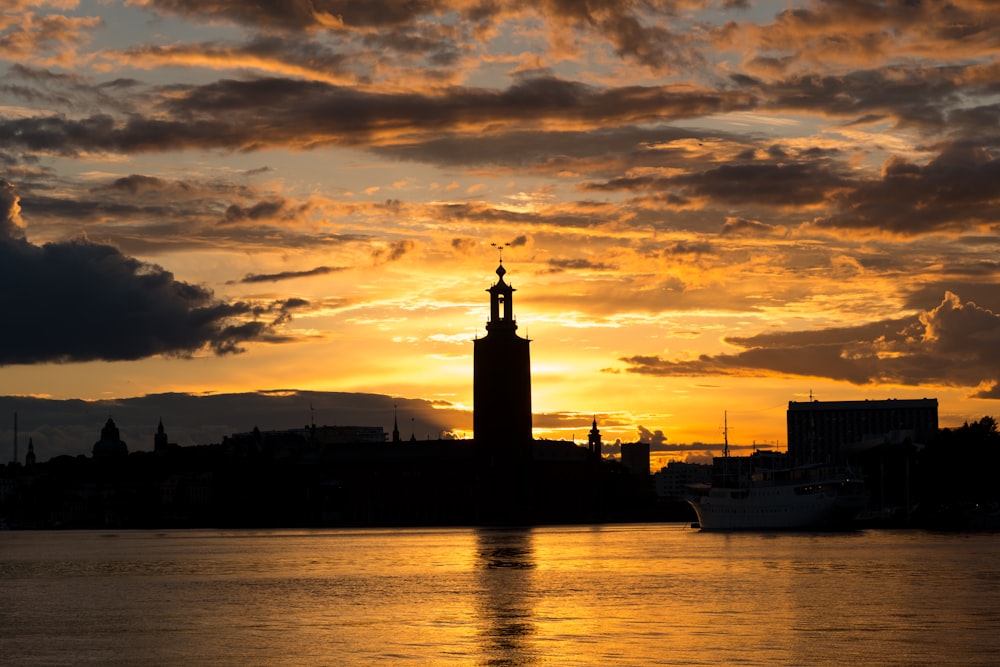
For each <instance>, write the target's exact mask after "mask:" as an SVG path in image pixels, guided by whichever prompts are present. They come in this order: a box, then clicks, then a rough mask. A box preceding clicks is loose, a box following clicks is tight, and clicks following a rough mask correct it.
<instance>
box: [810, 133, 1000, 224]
mask: <svg viewBox="0 0 1000 667" xmlns="http://www.w3.org/2000/svg"><path fill="white" fill-rule="evenodd" d="M834 204H835V207H836V209H835V210H836V212H835V213H833V214H832V215H829V216H822V217H819V218H817V219H816V220H815V224H817V225H818V226H820V227H840V228H847V229H851V228H871V229H887V230H890V231H893V232H896V233H902V234H922V233H927V232H931V231H935V230H941V229H963V228H967V227H968V226H969V225H972V224H976V223H997V222H1000V206H998V204H1000V158H998V157H997V156H996V155H995V154H993V153H991V152H989V151H987V150H986V149H984V148H981V147H978V146H972V145H968V144H952V145H948V146H945V147H944V148H943V150H942V151H941V152H940V154H939V155H938V156H937V157H935V158H934V159H933V160H931V161H930V162H928V163H927V164H925V165H919V164H916V163H914V162H910V161H909V160H906V159H903V158H898V157H896V158H891V159H890V160H889V161H888V162H887V163H886V164H885V165H884V166H883V169H882V174H881V178H879V179H870V180H867V181H862V182H860V183H859V184H857V185H856V186H855V187H854V188H852V189H851V190H849V191H846V192H844V193H841V194H838V195H837V196H836V198H835V199H834Z"/></svg>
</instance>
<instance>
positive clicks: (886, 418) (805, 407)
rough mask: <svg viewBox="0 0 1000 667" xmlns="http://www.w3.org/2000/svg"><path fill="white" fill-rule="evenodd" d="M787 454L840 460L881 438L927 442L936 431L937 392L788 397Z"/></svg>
mask: <svg viewBox="0 0 1000 667" xmlns="http://www.w3.org/2000/svg"><path fill="white" fill-rule="evenodd" d="M787 419H788V454H789V456H790V457H791V459H792V461H793V463H794V464H796V465H801V464H806V463H840V462H842V461H843V460H844V459H845V458H846V457H848V456H850V455H853V454H856V453H860V452H862V451H864V450H866V449H869V448H871V447H875V446H879V445H883V444H898V443H902V442H904V441H907V440H908V441H909V442H910V443H913V444H927V443H928V442H930V440H931V438H932V437H933V436H934V434H935V433H936V432H937V428H938V402H937V399H936V398H921V399H909V400H902V399H900V400H896V399H889V400H885V401H802V402H798V401H789V402H788V413H787Z"/></svg>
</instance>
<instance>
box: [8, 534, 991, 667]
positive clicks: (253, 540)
mask: <svg viewBox="0 0 1000 667" xmlns="http://www.w3.org/2000/svg"><path fill="white" fill-rule="evenodd" d="M998 556H1000V535H998V534H991V533H983V534H969V535H966V534H934V533H924V532H918V531H912V532H903V531H898V532H897V531H864V532H858V533H848V534H843V535H809V534H789V535H781V534H778V535H776V534H768V535H754V534H732V535H727V534H711V533H701V532H698V531H694V530H690V529H688V528H686V527H685V526H681V525H637V526H574V527H553V528H538V529H532V530H474V529H427V530H398V531H394V530H370V531H359V530H345V531H245V532H241V531H159V532H141V531H137V532H124V533H110V534H109V533H104V534H101V533H89V532H7V533H3V534H0V582H2V584H0V585H2V586H3V588H2V597H0V601H2V604H0V627H2V628H3V633H2V635H0V656H3V662H4V664H11V665H81V664H82V665H87V664H95V665H96V664H101V665H133V664H143V665H182V664H183V665H190V664H198V665H219V666H229V665H368V664H372V663H373V662H380V663H381V664H413V665H426V664H430V665H469V664H478V665H613V664H618V665H646V664H664V665H666V664H689V665H696V664H705V665H718V664H752V665H756V664H801V665H820V664H827V665H833V664H838V665H839V664H880V665H911V664H927V665H930V664H964V665H975V664H979V665H987V664H994V662H995V656H996V655H997V654H998V653H997V652H998V650H1000V633H997V632H996V630H995V629H996V628H997V627H1000V603H998V601H997V592H998V590H1000V568H998V566H997V563H998V562H1000V558H998Z"/></svg>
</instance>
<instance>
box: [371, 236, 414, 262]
mask: <svg viewBox="0 0 1000 667" xmlns="http://www.w3.org/2000/svg"><path fill="white" fill-rule="evenodd" d="M416 247H417V244H416V243H414V242H413V241H411V240H410V239H400V240H399V241H393V242H392V243H390V244H389V246H388V247H387V248H375V249H374V250H372V258H373V259H374V260H375V261H376V262H395V261H397V260H399V259H402V258H403V256H404V255H406V254H407V253H408V252H411V251H412V250H413V249H414V248H416Z"/></svg>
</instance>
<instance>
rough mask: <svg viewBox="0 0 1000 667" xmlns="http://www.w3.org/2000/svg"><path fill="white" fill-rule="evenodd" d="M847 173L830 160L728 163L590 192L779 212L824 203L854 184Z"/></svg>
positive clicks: (594, 186) (625, 179) (614, 182)
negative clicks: (646, 194) (673, 197)
mask: <svg viewBox="0 0 1000 667" xmlns="http://www.w3.org/2000/svg"><path fill="white" fill-rule="evenodd" d="M842 171H843V170H842V168H841V167H840V166H838V165H836V164H832V163H828V162H826V161H819V162H791V163H787V164H785V163H777V164H776V163H770V162H758V161H754V162H750V163H747V164H725V165H722V166H718V167H714V168H712V169H707V170H705V171H700V172H698V171H695V172H691V173H688V174H682V175H679V176H661V175H656V174H647V175H640V176H622V177H620V178H614V179H611V180H609V181H605V182H603V183H589V184H586V185H585V186H584V187H585V188H586V189H588V190H605V191H606V190H612V191H613V190H627V191H675V194H678V193H679V194H680V195H681V196H684V197H685V198H690V197H707V198H709V199H711V200H712V201H714V202H717V203H720V204H757V205H764V206H773V207H788V206H809V205H815V204H820V203H823V202H824V201H825V200H826V199H827V197H828V196H829V193H830V192H831V191H833V190H836V189H839V188H843V187H844V186H845V185H847V184H848V183H849V181H848V179H847V177H846V176H845V174H844V173H842Z"/></svg>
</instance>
